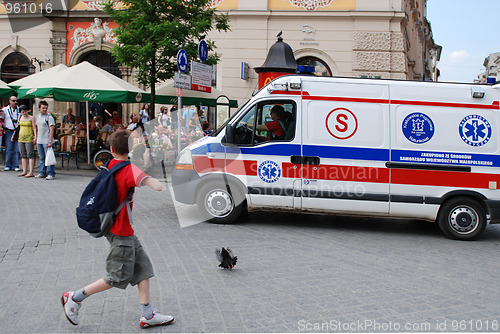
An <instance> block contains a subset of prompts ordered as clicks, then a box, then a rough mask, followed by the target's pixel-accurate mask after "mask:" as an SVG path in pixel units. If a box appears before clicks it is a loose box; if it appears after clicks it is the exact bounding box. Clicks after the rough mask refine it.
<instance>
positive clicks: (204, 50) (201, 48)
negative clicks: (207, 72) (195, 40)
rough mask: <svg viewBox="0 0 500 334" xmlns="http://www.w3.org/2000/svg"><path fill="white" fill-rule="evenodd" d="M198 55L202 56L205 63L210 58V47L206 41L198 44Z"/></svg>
mask: <svg viewBox="0 0 500 334" xmlns="http://www.w3.org/2000/svg"><path fill="white" fill-rule="evenodd" d="M198 55H199V56H200V60H201V61H202V62H203V63H204V62H206V61H207V58H208V45H207V42H205V40H204V39H202V40H201V41H200V44H198Z"/></svg>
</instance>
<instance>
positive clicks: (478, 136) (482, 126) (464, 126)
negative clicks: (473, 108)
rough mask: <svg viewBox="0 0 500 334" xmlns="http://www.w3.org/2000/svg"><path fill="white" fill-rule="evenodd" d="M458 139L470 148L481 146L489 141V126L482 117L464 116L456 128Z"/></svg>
mask: <svg viewBox="0 0 500 334" xmlns="http://www.w3.org/2000/svg"><path fill="white" fill-rule="evenodd" d="M458 133H459V134H460V138H462V140H463V141H464V142H465V143H466V144H468V145H470V146H483V145H484V144H486V143H487V142H489V141H490V138H491V125H490V123H489V122H488V121H487V120H486V118H484V117H483V116H479V115H469V116H465V117H464V118H463V119H462V121H461V122H460V125H459V126H458Z"/></svg>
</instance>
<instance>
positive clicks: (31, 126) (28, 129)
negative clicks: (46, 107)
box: [10, 105, 36, 177]
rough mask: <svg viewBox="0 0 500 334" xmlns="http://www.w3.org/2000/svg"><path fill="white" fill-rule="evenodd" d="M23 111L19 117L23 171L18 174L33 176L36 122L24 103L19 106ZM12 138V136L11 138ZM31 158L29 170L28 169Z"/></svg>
mask: <svg viewBox="0 0 500 334" xmlns="http://www.w3.org/2000/svg"><path fill="white" fill-rule="evenodd" d="M19 110H20V111H21V118H19V139H18V143H19V152H20V153H21V158H22V159H21V163H22V166H23V171H22V172H21V173H20V174H17V176H24V177H33V176H35V174H33V170H34V169H35V150H34V145H35V144H36V123H35V117H33V116H31V115H30V114H28V112H29V110H28V107H27V106H25V105H22V106H20V107H19ZM10 140H12V138H11V139H10ZM28 160H29V172H27V169H28Z"/></svg>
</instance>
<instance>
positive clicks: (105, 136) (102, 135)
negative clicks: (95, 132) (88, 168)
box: [98, 132, 113, 146]
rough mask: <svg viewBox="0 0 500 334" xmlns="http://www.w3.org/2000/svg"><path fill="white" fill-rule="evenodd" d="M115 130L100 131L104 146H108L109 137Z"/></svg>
mask: <svg viewBox="0 0 500 334" xmlns="http://www.w3.org/2000/svg"><path fill="white" fill-rule="evenodd" d="M112 133H113V132H99V137H98V139H101V140H102V144H103V145H104V146H106V142H107V141H108V138H109V136H110V135H111V134H112Z"/></svg>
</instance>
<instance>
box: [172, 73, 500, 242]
mask: <svg viewBox="0 0 500 334" xmlns="http://www.w3.org/2000/svg"><path fill="white" fill-rule="evenodd" d="M499 101H500V85H475V84H457V83H435V82H416V81H396V80H379V79H359V78H338V77H315V76H300V75H289V76H282V77H279V78H276V79H275V80H274V81H272V82H270V83H269V84H268V85H267V86H265V87H263V88H262V89H261V90H260V91H259V92H258V93H257V94H255V95H254V96H253V97H252V98H251V99H250V100H249V101H248V102H247V103H246V104H245V105H244V106H243V107H241V108H240V109H239V110H238V112H237V113H235V114H234V115H233V116H232V117H231V118H230V119H229V120H228V121H227V122H226V123H225V124H224V125H223V126H221V127H220V128H219V129H218V130H217V132H216V133H215V134H214V135H213V136H210V137H204V138H202V139H201V140H199V141H197V142H195V143H193V144H192V145H190V146H188V147H187V148H185V149H184V150H183V151H182V152H181V153H180V154H179V157H178V160H177V163H176V167H175V169H174V172H173V174H172V186H173V190H174V194H175V199H176V200H177V201H179V202H181V203H187V204H197V205H198V208H199V209H200V211H201V212H203V213H204V214H205V215H206V216H205V217H206V218H207V220H209V221H211V222H215V223H232V222H235V221H237V220H238V217H239V216H240V215H241V214H242V213H243V212H245V211H246V210H253V209H259V210H263V209H264V210H266V209H271V210H280V211H282V210H295V211H310V212H321V213H335V214H341V215H359V216H378V217H395V218H409V219H419V220H428V221H435V222H437V223H438V224H439V227H440V229H441V230H442V231H443V233H444V234H445V235H446V236H448V237H450V238H453V239H460V240H474V239H477V238H479V236H480V235H481V234H482V233H483V231H484V230H485V228H486V225H487V224H490V223H499V222H500V190H499V187H500V151H499V150H500V149H499V147H500V146H499V144H500V143H499V140H500V137H499V132H500V127H499V122H500V102H499ZM276 106H278V107H276ZM273 113H274V115H273ZM277 114H279V115H278V117H277V116H276V115H277ZM277 123H278V124H279V126H277V125H276V124H277ZM272 124H274V126H271V125H272ZM276 128H278V130H276ZM273 134H274V136H273Z"/></svg>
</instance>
